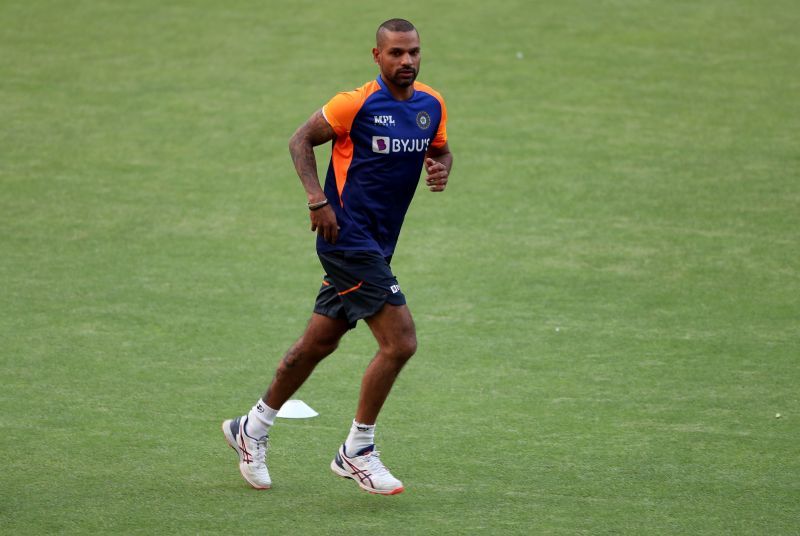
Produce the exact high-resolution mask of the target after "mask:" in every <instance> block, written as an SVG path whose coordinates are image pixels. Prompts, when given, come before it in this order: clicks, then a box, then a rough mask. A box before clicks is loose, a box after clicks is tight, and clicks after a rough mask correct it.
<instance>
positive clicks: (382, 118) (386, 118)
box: [372, 115, 394, 127]
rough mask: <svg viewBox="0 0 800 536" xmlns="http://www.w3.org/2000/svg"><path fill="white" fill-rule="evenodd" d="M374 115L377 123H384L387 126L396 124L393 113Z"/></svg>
mask: <svg viewBox="0 0 800 536" xmlns="http://www.w3.org/2000/svg"><path fill="white" fill-rule="evenodd" d="M372 117H373V119H374V120H375V124H376V125H383V126H385V127H393V126H394V119H392V116H391V115H373V116H372Z"/></svg>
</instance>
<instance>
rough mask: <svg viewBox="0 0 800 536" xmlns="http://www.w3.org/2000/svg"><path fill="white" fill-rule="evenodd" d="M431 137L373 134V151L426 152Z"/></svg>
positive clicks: (385, 152)
mask: <svg viewBox="0 0 800 536" xmlns="http://www.w3.org/2000/svg"><path fill="white" fill-rule="evenodd" d="M430 142H431V140H430V139H429V138H390V137H388V136H372V151H373V152H375V153H381V154H389V153H424V152H425V151H427V150H428V145H429V144H430Z"/></svg>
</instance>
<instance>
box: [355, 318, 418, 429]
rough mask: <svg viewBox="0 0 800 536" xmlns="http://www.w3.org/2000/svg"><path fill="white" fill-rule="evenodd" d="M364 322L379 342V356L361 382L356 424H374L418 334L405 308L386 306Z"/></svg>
mask: <svg viewBox="0 0 800 536" xmlns="http://www.w3.org/2000/svg"><path fill="white" fill-rule="evenodd" d="M366 322H367V325H369V328H370V329H371V330H372V334H373V335H374V336H375V339H376V340H377V341H378V353H377V354H375V357H374V358H373V359H372V361H371V362H370V364H369V366H368V367H367V370H366V371H365V372H364V377H363V378H362V380H361V394H360V396H359V400H358V409H357V410H356V421H358V422H359V423H363V424H375V421H376V420H377V419H378V413H380V411H381V408H382V407H383V403H384V402H385V401H386V397H387V396H389V391H391V390H392V386H393V385H394V381H395V379H396V378H397V375H398V374H400V371H401V370H402V369H403V366H404V365H405V364H406V362H407V361H408V360H409V359H410V358H411V356H412V355H414V352H416V350H417V334H416V330H415V328H414V320H413V319H412V318H411V311H409V309H408V307H407V306H406V305H391V304H388V303H387V304H386V305H384V306H383V308H382V309H381V310H380V311H379V312H378V313H377V314H376V315H374V316H372V317H370V318H367V319H366Z"/></svg>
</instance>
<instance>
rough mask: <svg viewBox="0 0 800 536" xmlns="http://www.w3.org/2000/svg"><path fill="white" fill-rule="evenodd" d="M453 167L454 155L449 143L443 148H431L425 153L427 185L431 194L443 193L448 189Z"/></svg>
mask: <svg viewBox="0 0 800 536" xmlns="http://www.w3.org/2000/svg"><path fill="white" fill-rule="evenodd" d="M452 167H453V154H452V153H451V152H450V147H449V146H448V144H447V142H445V144H444V145H442V146H441V147H433V146H430V147H429V148H428V152H427V153H425V171H426V172H427V173H428V176H427V177H425V184H426V185H427V186H428V189H429V190H430V191H431V192H443V191H444V189H445V188H446V187H447V179H448V177H449V176H450V169H451V168H452Z"/></svg>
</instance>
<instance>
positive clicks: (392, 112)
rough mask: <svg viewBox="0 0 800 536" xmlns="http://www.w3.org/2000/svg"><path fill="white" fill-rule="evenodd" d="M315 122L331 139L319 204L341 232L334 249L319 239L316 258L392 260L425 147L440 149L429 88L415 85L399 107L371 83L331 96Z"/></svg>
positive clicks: (439, 118)
mask: <svg viewBox="0 0 800 536" xmlns="http://www.w3.org/2000/svg"><path fill="white" fill-rule="evenodd" d="M322 114H323V115H324V116H325V120H326V121H328V123H329V124H330V125H331V127H333V130H334V132H335V134H336V135H335V137H334V139H333V150H332V153H331V161H330V165H329V166H328V174H327V176H326V178H325V196H326V197H327V198H328V200H329V201H330V204H331V206H332V207H333V211H334V212H335V213H336V219H337V220H338V224H339V227H340V230H339V238H338V240H337V242H336V244H329V243H328V242H326V241H325V239H324V238H323V237H322V236H321V235H320V236H318V237H317V251H318V252H320V253H325V252H330V251H337V250H364V251H375V252H378V253H380V254H382V255H383V256H384V257H390V256H391V255H392V254H393V253H394V248H395V245H396V244H397V238H398V236H399V235H400V227H401V226H402V225H403V219H404V218H405V215H406V212H407V211H408V206H409V205H410V204H411V199H412V198H413V197H414V192H415V191H416V188H417V183H418V182H419V177H420V172H421V170H422V165H423V164H424V162H425V153H426V152H427V150H428V147H429V146H431V145H432V146H434V147H442V146H444V144H445V143H447V109H446V107H445V104H444V99H442V96H441V95H439V93H437V92H436V91H434V90H433V89H432V88H430V87H428V86H426V85H425V84H421V83H419V82H415V83H414V94H413V95H412V97H411V98H410V99H408V100H405V101H398V100H395V98H394V97H393V96H392V94H391V92H390V91H389V89H388V88H387V87H386V85H385V83H384V81H383V80H382V79H381V78H380V76H378V78H377V79H376V80H373V81H371V82H367V83H366V84H364V85H363V86H361V87H360V88H358V89H356V90H354V91H347V92H343V93H339V94H337V95H336V96H335V97H333V98H332V99H331V100H330V101H328V103H327V104H326V105H325V106H323V108H322Z"/></svg>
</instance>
